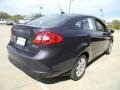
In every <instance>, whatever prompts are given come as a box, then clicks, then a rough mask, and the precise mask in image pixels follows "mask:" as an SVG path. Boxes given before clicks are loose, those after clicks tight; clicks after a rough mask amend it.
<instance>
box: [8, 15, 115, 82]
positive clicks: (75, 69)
mask: <svg viewBox="0 0 120 90" xmlns="http://www.w3.org/2000/svg"><path fill="white" fill-rule="evenodd" d="M112 33H114V31H113V30H109V29H108V28H107V27H106V26H105V24H104V23H103V22H102V21H101V20H100V19H98V18H96V17H94V16H89V15H75V14H61V15H50V16H44V17H41V18H38V19H35V20H33V21H30V22H28V23H26V24H24V25H14V26H13V27H12V30H11V40H10V42H9V44H8V46H7V49H8V57H9V60H10V62H11V63H13V64H14V65H15V66H16V67H18V68H19V69H21V70H22V71H24V72H25V73H26V74H28V75H30V76H32V77H35V78H52V77H56V76H61V75H68V76H69V77H70V78H71V79H73V80H75V81H76V80H79V79H80V78H81V77H82V76H83V75H84V72H85V69H86V67H87V64H88V63H89V62H90V61H91V60H93V59H94V58H96V57H97V56H99V55H100V54H102V53H106V54H110V53H111V50H112V45H113V36H112ZM66 73H67V74H66Z"/></svg>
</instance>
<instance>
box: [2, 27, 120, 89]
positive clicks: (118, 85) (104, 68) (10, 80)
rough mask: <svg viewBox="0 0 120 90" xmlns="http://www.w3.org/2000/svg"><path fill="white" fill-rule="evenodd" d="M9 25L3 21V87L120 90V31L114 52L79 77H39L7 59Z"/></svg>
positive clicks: (93, 64) (92, 65) (103, 57)
mask: <svg viewBox="0 0 120 90" xmlns="http://www.w3.org/2000/svg"><path fill="white" fill-rule="evenodd" d="M10 28H11V26H6V25H0V90H120V31H115V33H114V46H113V50H112V53H111V55H102V56H101V57H100V58H98V59H96V60H95V61H94V62H93V63H92V64H90V65H89V66H88V68H87V70H86V73H85V75H84V76H83V78H82V79H80V80H79V81H72V80H71V79H69V78H66V77H57V78H53V79H41V80H39V81H36V80H34V79H32V78H31V77H29V76H28V75H26V74H25V73H23V72H22V71H21V70H19V69H17V68H16V67H15V66H14V65H12V64H11V63H10V62H9V60H8V55H7V49H6V45H7V43H8V42H9V39H10Z"/></svg>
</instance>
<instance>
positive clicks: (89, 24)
mask: <svg viewBox="0 0 120 90" xmlns="http://www.w3.org/2000/svg"><path fill="white" fill-rule="evenodd" d="M83 30H96V27H95V23H94V20H93V19H92V18H84V19H83Z"/></svg>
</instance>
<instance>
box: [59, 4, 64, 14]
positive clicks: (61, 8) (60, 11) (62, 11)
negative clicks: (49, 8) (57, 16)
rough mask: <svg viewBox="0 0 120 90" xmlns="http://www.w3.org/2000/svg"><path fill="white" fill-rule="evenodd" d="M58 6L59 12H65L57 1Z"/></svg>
mask: <svg viewBox="0 0 120 90" xmlns="http://www.w3.org/2000/svg"><path fill="white" fill-rule="evenodd" d="M58 7H59V9H60V12H61V14H65V12H64V11H63V10H62V8H61V7H60V4H59V2H58Z"/></svg>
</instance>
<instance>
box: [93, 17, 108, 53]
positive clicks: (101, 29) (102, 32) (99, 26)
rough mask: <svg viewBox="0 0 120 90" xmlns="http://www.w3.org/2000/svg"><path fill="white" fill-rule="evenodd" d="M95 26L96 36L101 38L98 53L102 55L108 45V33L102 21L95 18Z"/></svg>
mask: <svg viewBox="0 0 120 90" xmlns="http://www.w3.org/2000/svg"><path fill="white" fill-rule="evenodd" d="M95 24H96V34H98V35H99V36H100V37H101V42H100V49H99V53H103V52H104V51H105V50H107V48H108V45H109V39H110V37H109V33H108V32H107V28H106V26H105V25H104V23H103V22H102V21H100V20H99V19H97V18H95Z"/></svg>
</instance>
